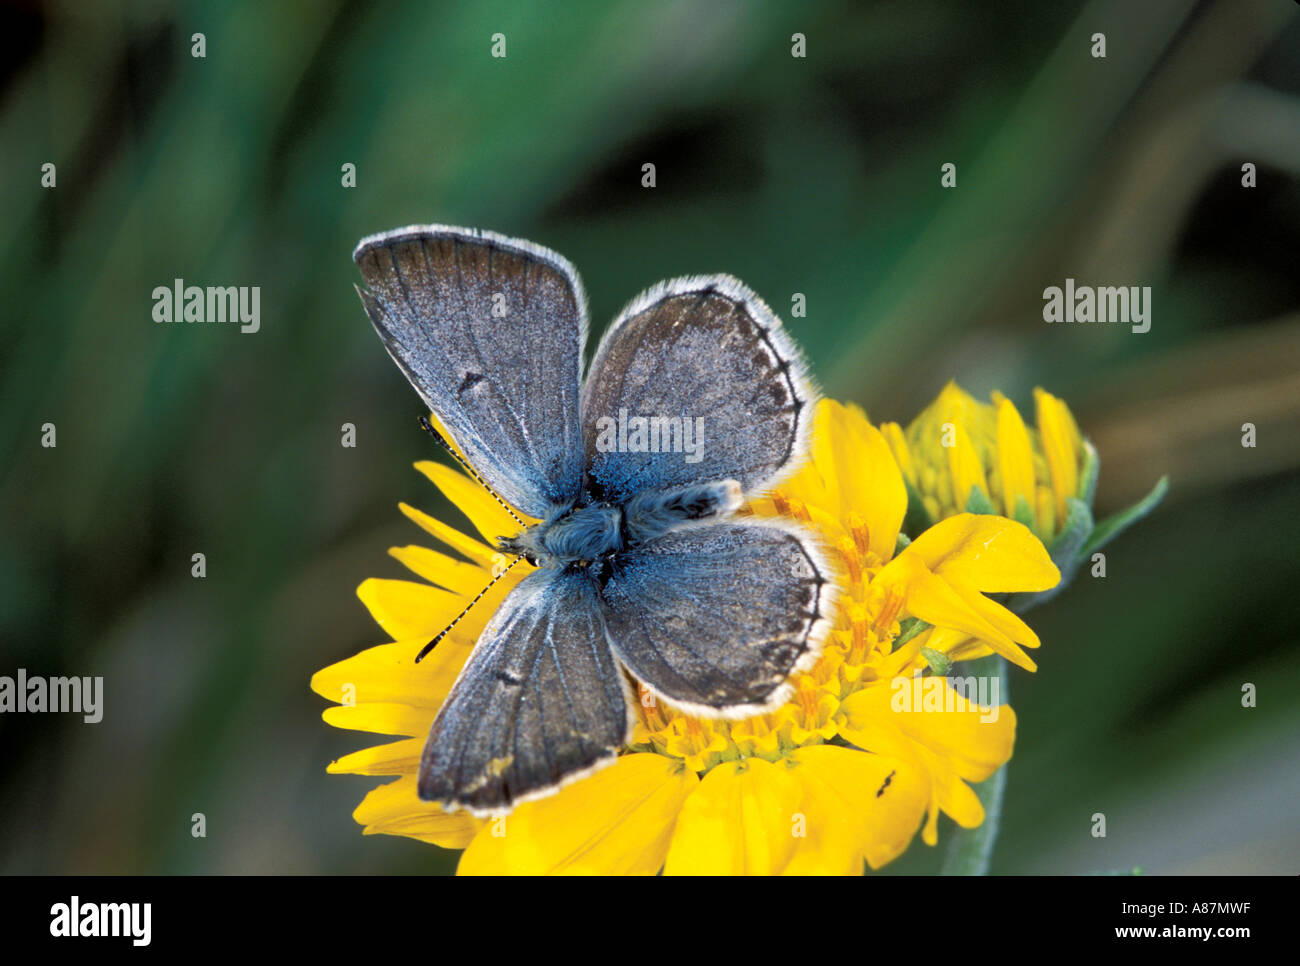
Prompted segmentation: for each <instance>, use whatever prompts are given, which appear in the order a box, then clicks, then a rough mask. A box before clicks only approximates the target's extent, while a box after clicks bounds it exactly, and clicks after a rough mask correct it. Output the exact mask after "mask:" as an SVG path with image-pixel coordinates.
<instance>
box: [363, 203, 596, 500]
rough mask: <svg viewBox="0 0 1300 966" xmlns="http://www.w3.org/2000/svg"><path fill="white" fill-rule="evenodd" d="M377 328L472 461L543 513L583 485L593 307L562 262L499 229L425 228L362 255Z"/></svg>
mask: <svg viewBox="0 0 1300 966" xmlns="http://www.w3.org/2000/svg"><path fill="white" fill-rule="evenodd" d="M353 258H354V259H355V261H356V263H357V265H358V267H360V269H361V274H362V275H363V276H364V277H365V281H366V284H367V285H368V286H369V291H361V299H362V301H363V302H364V303H365V307H366V312H367V313H368V314H369V316H370V321H371V322H373V323H374V326H375V328H376V329H377V330H378V331H379V335H380V337H381V338H382V339H383V340H384V345H385V346H386V347H387V348H388V352H389V354H390V355H391V356H392V357H393V359H394V361H395V362H396V363H397V364H398V366H399V367H400V368H401V369H402V371H403V372H404V373H406V377H407V378H408V379H409V380H410V381H411V384H412V385H413V386H414V387H415V389H416V391H417V392H419V394H420V396H421V398H422V399H423V400H424V402H425V404H426V405H427V406H428V407H429V409H430V410H431V411H432V412H433V413H434V414H435V415H436V416H437V417H438V419H439V421H440V422H441V423H442V424H443V426H444V427H445V428H446V430H447V432H448V433H450V435H451V437H452V440H453V441H454V442H455V443H456V445H457V446H459V447H460V449H461V451H462V452H463V453H464V454H465V456H466V458H467V459H468V460H469V462H470V464H471V465H472V466H473V467H474V468H475V469H476V470H477V471H478V472H479V474H480V475H482V477H483V478H484V480H485V481H486V482H487V483H488V485H489V486H491V487H492V489H493V490H495V491H496V492H497V493H498V494H500V495H501V496H502V497H503V498H504V499H505V500H506V501H507V502H508V503H510V504H511V505H513V506H514V507H516V508H517V509H520V510H523V511H524V512H525V513H527V514H529V515H531V516H534V517H545V516H546V515H547V513H548V512H549V511H551V510H552V509H553V508H554V507H555V506H560V505H565V504H567V503H568V502H570V501H571V500H572V499H573V498H574V497H575V496H576V495H577V494H578V491H579V489H580V487H581V485H582V459H583V455H582V443H581V439H580V436H579V428H578V412H579V385H580V382H581V378H582V352H583V344H584V342H585V340H586V326H587V306H586V297H585V295H584V294H583V290H582V283H581V281H580V280H579V278H578V275H577V272H576V271H575V270H574V268H573V266H572V265H571V264H569V262H568V261H567V260H565V259H564V258H563V257H561V256H560V255H558V254H556V253H555V252H552V251H549V250H547V249H544V248H541V247H539V246H536V245H533V244H531V243H529V242H525V241H518V240H515V239H510V238H505V237H502V236H500V235H495V234H492V233H491V232H478V231H474V230H470V229H464V228H449V227H443V226H437V225H432V226H426V227H412V228H404V229H399V230H397V231H391V232H386V233H384V234H381V235H372V236H370V237H369V238H365V239H362V241H361V242H360V244H358V245H357V248H356V251H355V252H353Z"/></svg>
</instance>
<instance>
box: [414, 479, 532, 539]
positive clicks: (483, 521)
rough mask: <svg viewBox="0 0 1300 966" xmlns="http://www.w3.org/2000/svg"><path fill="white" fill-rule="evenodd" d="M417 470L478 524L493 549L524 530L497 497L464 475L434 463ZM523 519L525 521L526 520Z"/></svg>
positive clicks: (471, 521)
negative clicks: (497, 543)
mask: <svg viewBox="0 0 1300 966" xmlns="http://www.w3.org/2000/svg"><path fill="white" fill-rule="evenodd" d="M415 468H416V469H417V470H419V471H420V472H421V473H423V474H424V475H425V476H426V477H428V478H429V481H430V482H432V483H433V485H434V486H436V487H437V488H438V489H440V490H441V491H442V494H443V496H445V497H446V498H447V499H448V500H450V501H451V502H452V503H453V504H455V505H456V507H457V508H458V509H459V510H460V512H461V513H463V514H465V516H467V517H469V520H470V523H472V524H474V527H475V529H477V530H478V532H479V533H480V534H482V536H483V539H485V540H486V541H487V542H488V545H489V546H496V542H497V538H498V537H510V536H514V535H515V534H517V533H519V532H520V531H521V530H522V529H523V527H521V526H520V525H519V523H518V522H516V521H515V519H514V517H512V516H511V515H510V512H509V511H508V510H507V509H506V508H505V506H504V505H502V503H501V502H500V501H498V499H497V498H496V496H494V495H493V494H491V493H489V492H488V491H487V489H485V488H484V486H483V485H482V484H481V483H479V482H477V481H476V480H472V479H470V478H469V477H468V476H466V475H465V474H464V473H461V472H459V471H457V470H454V469H452V468H451V467H450V466H444V465H443V464H441V463H434V462H432V461H431V460H421V461H420V462H418V463H416V464H415ZM517 515H518V514H517ZM520 518H521V519H524V518H523V517H522V516H520Z"/></svg>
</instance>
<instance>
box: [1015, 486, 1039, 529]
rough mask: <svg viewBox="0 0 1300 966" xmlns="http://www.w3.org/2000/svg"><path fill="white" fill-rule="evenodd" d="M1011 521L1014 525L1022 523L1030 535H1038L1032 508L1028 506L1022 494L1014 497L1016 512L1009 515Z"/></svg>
mask: <svg viewBox="0 0 1300 966" xmlns="http://www.w3.org/2000/svg"><path fill="white" fill-rule="evenodd" d="M1011 519H1013V520H1015V521H1016V523H1023V524H1024V525H1025V526H1027V527H1028V528H1029V530H1030V532H1031V533H1033V534H1035V535H1038V521H1037V520H1036V519H1034V508H1033V507H1031V506H1030V505H1029V501H1028V500H1026V499H1025V495H1024V494H1023V493H1022V494H1020V496H1018V497H1016V512H1015V513H1013V514H1011Z"/></svg>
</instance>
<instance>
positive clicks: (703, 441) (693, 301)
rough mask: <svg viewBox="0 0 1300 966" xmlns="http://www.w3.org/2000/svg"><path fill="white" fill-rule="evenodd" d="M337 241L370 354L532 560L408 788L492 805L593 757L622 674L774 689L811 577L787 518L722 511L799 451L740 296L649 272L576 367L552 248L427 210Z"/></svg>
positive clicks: (767, 346) (602, 761)
mask: <svg viewBox="0 0 1300 966" xmlns="http://www.w3.org/2000/svg"><path fill="white" fill-rule="evenodd" d="M353 257H354V259H355V260H356V262H357V264H358V266H359V267H360V268H361V271H362V274H363V276H364V277H365V280H366V282H367V285H368V287H369V288H368V290H359V292H360V294H361V298H362V302H363V303H364V305H365V307H366V311H367V313H368V314H369V316H370V319H371V321H372V322H373V323H374V325H375V328H376V330H377V331H378V332H379V335H380V337H381V338H382V339H383V341H384V344H385V346H386V347H387V349H388V352H389V354H390V355H391V356H392V358H393V359H394V361H395V362H396V363H397V364H398V366H399V367H400V368H401V369H402V370H403V372H405V373H406V375H407V378H408V379H409V380H410V381H411V383H412V385H413V386H414V387H415V388H416V390H417V391H418V392H419V393H420V395H421V397H422V398H423V399H424V401H425V403H426V404H427V405H428V406H429V408H430V410H431V411H432V412H433V413H434V414H435V415H436V416H437V417H438V420H439V422H440V423H441V424H442V427H443V428H444V429H445V431H446V432H447V433H448V434H449V435H450V437H451V439H452V441H453V442H454V443H455V445H456V448H457V449H458V450H459V451H460V452H461V453H462V454H463V455H464V457H465V459H466V461H467V462H468V463H469V465H471V466H472V467H473V469H474V471H475V473H476V474H477V475H479V476H481V478H482V481H483V482H484V484H485V485H486V486H488V487H489V488H490V489H491V490H493V491H494V492H495V493H496V494H497V495H498V496H499V498H501V499H503V500H504V501H505V502H507V503H508V504H509V505H511V506H513V507H515V508H516V509H518V510H521V511H523V513H525V514H527V515H529V516H531V517H533V518H534V519H536V520H538V521H539V522H538V523H536V524H534V525H532V526H528V527H525V528H524V529H522V530H520V531H519V532H516V533H512V534H502V535H500V537H499V539H498V547H499V548H500V549H501V550H502V551H504V552H506V553H510V554H515V555H518V556H519V557H522V558H524V559H526V560H527V561H528V562H529V563H531V564H533V565H534V566H535V567H536V568H537V569H535V570H534V571H533V572H531V573H529V574H528V575H527V576H526V577H524V579H522V580H521V581H520V582H519V583H518V584H517V585H516V586H515V587H514V588H513V589H512V590H511V591H510V593H509V594H508V595H507V597H506V598H505V600H504V601H503V602H502V604H501V605H500V607H499V608H498V610H497V612H496V613H495V614H493V616H492V618H491V619H490V620H489V621H488V623H487V626H486V627H485V628H484V630H483V632H482V634H481V635H480V637H479V640H478V643H477V645H476V646H475V648H474V650H473V652H472V653H471V655H470V658H469V660H468V662H467V663H466V665H465V667H464V669H463V670H462V671H461V674H460V677H459V678H458V679H457V681H456V683H455V685H454V686H453V688H452V690H451V693H450V694H449V695H448V697H447V700H446V701H445V702H444V703H443V705H442V708H441V710H440V711H439V712H438V716H437V718H436V719H435V721H434V724H433V727H432V728H431V729H430V733H429V738H428V741H427V742H426V745H425V750H424V754H423V756H422V759H421V765H420V774H419V780H418V789H419V794H420V796H421V798H424V799H426V800H430V801H438V802H441V803H442V806H443V808H445V809H448V810H455V809H458V808H464V809H468V810H469V811H471V812H473V813H475V814H479V815H487V814H500V813H502V812H505V811H509V810H510V809H511V808H512V807H513V806H514V805H516V804H518V803H519V802H523V801H528V800H530V799H533V798H537V797H540V796H543V795H547V794H551V793H553V792H554V791H555V790H556V789H558V788H559V787H560V786H562V785H564V784H566V783H568V782H570V781H574V780H577V779H578V778H581V777H582V776H584V775H586V774H588V773H590V772H591V771H592V770H594V769H596V768H599V767H601V766H603V765H606V764H609V763H611V762H612V761H613V760H614V758H615V756H616V755H617V754H618V752H619V750H620V749H621V748H622V747H623V746H624V745H625V744H626V743H627V740H628V737H629V735H630V733H631V725H632V721H633V707H634V699H633V697H632V692H631V689H630V686H629V675H630V676H631V677H632V678H635V679H636V680H637V681H638V682H640V683H641V684H643V685H644V686H645V687H646V688H647V689H648V690H649V692H650V693H652V694H654V695H655V696H656V697H658V698H662V699H663V700H665V701H667V702H670V703H671V704H673V705H674V706H676V707H678V708H680V709H682V710H684V711H687V712H690V713H693V714H699V715H705V716H710V717H730V718H737V717H745V716H748V715H752V714H755V713H759V712H762V711H767V710H770V709H772V708H773V707H775V706H777V705H779V704H780V703H781V702H782V701H783V700H784V699H785V697H786V696H787V694H788V693H789V687H790V686H789V683H788V681H789V678H790V675H791V674H792V673H793V672H795V671H796V670H798V669H800V668H805V667H808V666H809V665H810V664H811V662H812V661H814V660H815V659H816V657H817V655H818V653H819V651H820V648H821V645H822V642H823V640H824V639H825V636H826V634H827V633H828V631H829V628H830V615H831V614H832V613H833V606H834V599H835V585H834V581H833V580H832V579H831V578H832V571H831V568H830V566H829V564H828V562H827V559H826V556H825V554H824V552H823V551H822V549H821V548H820V546H819V545H818V543H817V541H816V539H815V538H814V537H813V536H812V535H811V534H810V533H808V532H807V531H805V530H803V529H802V528H801V527H800V526H798V525H797V524H794V523H793V522H789V521H787V522H778V521H762V520H758V519H756V518H752V517H745V518H740V517H735V516H734V511H735V510H736V509H738V508H739V507H740V505H741V503H742V502H743V500H744V499H745V498H746V497H749V496H754V495H757V494H759V493H761V492H763V491H764V490H765V489H767V488H770V487H771V486H772V485H773V484H774V483H776V482H778V481H779V479H780V478H781V477H782V476H784V475H785V474H786V473H789V472H791V471H792V470H793V469H794V468H795V467H796V466H797V465H798V464H799V462H800V461H801V459H802V458H803V455H804V453H805V451H806V448H807V442H808V440H807V437H808V432H809V425H810V421H811V415H812V403H813V402H814V395H815V394H814V390H813V389H812V386H811V384H810V382H809V380H808V379H807V377H806V376H805V375H804V369H803V364H802V362H801V360H800V357H799V354H798V351H797V349H796V348H795V347H794V344H793V343H792V342H791V341H790V340H789V337H788V336H786V335H785V333H784V331H783V330H782V328H781V325H780V322H779V320H778V319H777V318H776V317H775V315H773V314H772V312H771V310H770V309H768V307H767V306H766V305H765V304H764V303H763V302H762V300H760V299H759V298H758V297H757V296H756V295H754V293H753V292H751V291H750V290H749V289H747V288H746V287H745V286H744V285H743V284H741V283H740V282H738V281H737V280H735V279H733V278H731V277H730V276H722V275H715V276H695V277H689V278H681V279H675V280H672V281H669V282H664V283H660V284H659V285H656V286H654V287H652V288H651V289H649V290H647V291H646V292H645V293H643V294H642V295H641V296H639V297H638V298H637V299H634V300H633V301H632V302H631V303H630V304H629V305H628V306H627V307H626V308H625V309H624V310H623V312H622V313H621V314H620V315H619V317H618V318H617V319H616V320H615V322H614V323H613V324H612V325H611V326H610V328H609V330H608V331H607V333H606V335H605V337H604V339H603V340H602V342H601V344H600V347H599V348H598V349H597V351H596V354H595V357H594V359H593V362H592V365H591V371H590V373H588V374H587V375H586V378H585V380H584V378H583V371H582V370H583V365H582V358H583V345H584V343H585V339H586V329H587V313H586V300H585V296H584V295H583V290H582V284H581V281H580V280H579V278H578V275H577V273H576V271H575V270H574V269H573V266H572V265H570V264H569V263H568V261H566V260H565V259H564V258H562V257H561V256H559V255H557V254H556V253H554V252H551V251H549V250H547V249H544V248H541V247H539V246H536V245H533V244H531V243H529V242H525V241H520V240H517V239H510V238H505V237H503V236H500V235H494V234H492V233H489V232H480V231H476V230H472V229H464V228H453V227H447V226H437V225H433V226H416V227H412V228H407V229H401V230H399V231H394V232H387V233H384V234H381V235H375V236H371V237H369V238H366V239H363V240H362V242H361V243H360V244H359V245H358V246H357V249H356V251H355V252H354V255H353Z"/></svg>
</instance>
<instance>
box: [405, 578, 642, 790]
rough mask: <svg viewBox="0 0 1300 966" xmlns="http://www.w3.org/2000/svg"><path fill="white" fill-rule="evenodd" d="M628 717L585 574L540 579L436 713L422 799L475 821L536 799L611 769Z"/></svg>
mask: <svg viewBox="0 0 1300 966" xmlns="http://www.w3.org/2000/svg"><path fill="white" fill-rule="evenodd" d="M628 710H629V705H628V695H627V691H626V684H625V682H624V678H623V673H622V671H621V670H620V669H619V667H618V665H617V663H616V662H615V661H614V657H613V655H612V654H611V653H610V650H609V645H608V643H607V641H606V636H605V629H604V623H603V620H602V614H601V605H600V601H599V599H598V598H597V595H596V588H595V584H594V582H593V580H592V579H591V576H590V575H589V574H588V573H587V572H586V571H585V570H582V569H574V570H538V571H537V572H535V573H533V574H531V575H529V576H528V577H526V578H524V580H522V581H521V582H520V583H519V585H518V586H516V587H515V588H514V589H513V590H512V591H511V592H510V594H509V595H508V596H507V597H506V599H505V600H504V601H503V602H502V604H501V606H500V608H498V610H497V612H496V614H495V615H494V616H493V618H492V620H491V621H490V622H489V623H488V626H487V628H486V629H485V630H484V631H483V633H482V635H481V636H480V637H479V640H478V644H477V645H475V648H474V651H473V653H472V654H471V655H470V659H469V662H468V663H467V664H466V665H465V668H464V670H462V671H461V674H460V677H459V678H457V680H456V683H455V685H454V686H453V687H452V690H451V694H450V695H448V697H447V700H446V702H444V704H443V706H442V709H441V710H440V711H439V712H438V717H437V718H436V719H435V720H434V723H433V727H432V728H431V729H430V731H429V738H428V741H427V742H426V743H425V747H424V754H423V756H422V758H421V760H420V775H419V782H418V788H419V793H420V797H421V798H423V799H425V800H427V801H439V802H442V803H443V804H444V806H445V807H446V808H447V809H448V810H452V809H455V808H466V809H468V810H470V811H471V812H473V813H475V814H480V815H483V814H493V813H500V812H504V811H507V810H509V809H510V808H511V807H512V806H513V805H515V804H517V803H519V802H520V801H526V800H528V799H531V798H537V797H541V796H542V795H545V794H548V793H549V792H552V791H554V790H556V789H557V788H558V787H559V786H560V785H561V784H563V783H564V782H566V781H570V780H573V779H574V778H578V777H581V776H582V775H584V774H586V773H588V772H589V771H591V770H593V769H595V768H597V767H599V766H600V765H601V764H607V763H609V762H610V761H612V760H613V758H614V756H615V755H616V754H617V752H618V750H619V749H620V748H621V747H622V746H623V745H624V744H625V742H626V740H627V737H628V729H629V720H628Z"/></svg>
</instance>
